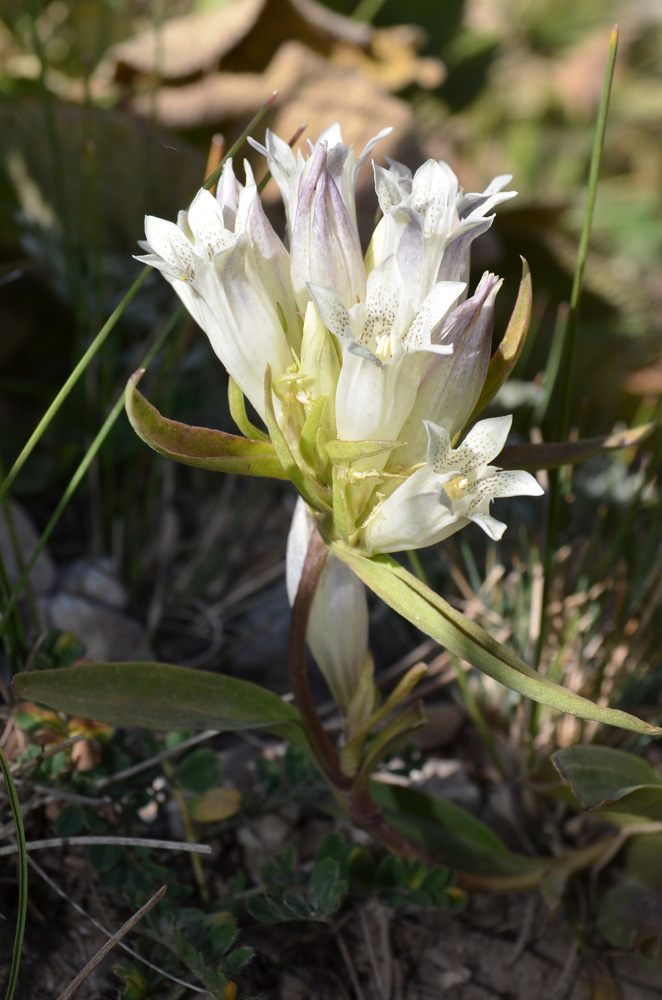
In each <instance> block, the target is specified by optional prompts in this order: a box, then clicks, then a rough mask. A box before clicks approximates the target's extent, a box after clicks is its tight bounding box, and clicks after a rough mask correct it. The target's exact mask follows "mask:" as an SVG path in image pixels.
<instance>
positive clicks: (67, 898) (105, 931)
mask: <svg viewBox="0 0 662 1000" xmlns="http://www.w3.org/2000/svg"><path fill="white" fill-rule="evenodd" d="M28 865H29V866H30V868H32V869H33V871H35V872H36V873H37V875H39V877H40V878H42V879H43V880H44V882H45V883H46V885H48V886H50V888H51V889H52V890H53V892H55V893H57V895H58V896H59V897H60V899H64V900H65V902H67V903H68V904H69V905H70V906H71V907H73V909H74V910H75V911H76V913H79V914H80V915H81V917H84V918H85V919H86V920H89V922H90V923H91V924H92V925H93V926H94V927H96V929H97V930H98V931H101V933H102V934H105V935H106V937H111V932H110V931H109V930H108V928H107V927H104V926H103V924H101V923H99V921H98V920H95V918H94V917H93V916H92V914H91V913H88V912H87V910H84V909H83V907H82V906H80V905H79V904H78V903H77V902H76V901H75V900H74V899H72V898H71V896H68V895H67V893H66V892H65V891H64V890H63V889H61V888H60V886H59V885H58V884H57V883H56V882H54V881H53V879H52V878H51V877H50V876H49V875H47V874H46V872H45V871H44V869H43V868H42V867H41V866H40V865H38V864H37V862H36V861H34V860H33V859H32V858H28ZM119 946H120V948H121V949H122V950H123V951H125V952H126V953H127V955H131V958H135V959H136V961H137V962H141V963H142V964H143V965H146V966H147V968H148V969H153V971H154V972H158V973H159V975H161V976H163V977H164V978H165V979H169V980H171V982H173V983H178V984H179V985H180V986H185V987H186V989H188V990H193V991H194V992H195V993H207V990H203V989H201V988H200V987H199V986H193V984H192V983H187V982H185V981H184V980H183V979H178V978H177V976H173V975H172V973H170V972H166V970H165V969H162V968H161V967H160V966H159V965H154V963H153V962H149V961H148V960H147V959H146V958H144V957H143V955H141V954H140V953H139V952H137V951H134V950H133V948H130V947H129V945H128V944H124V942H123V941H120V942H119Z"/></svg>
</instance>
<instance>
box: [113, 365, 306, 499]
mask: <svg viewBox="0 0 662 1000" xmlns="http://www.w3.org/2000/svg"><path fill="white" fill-rule="evenodd" d="M142 375H143V371H142V370H139V371H137V372H134V374H133V375H132V376H131V378H130V379H129V381H128V382H127V386H126V391H125V394H124V405H125V408H126V413H127V416H128V418H129V421H130V422H131V426H132V427H133V429H134V431H135V432H136V434H137V435H138V437H139V438H141V440H143V441H144V442H145V444H148V445H149V446H150V448H152V449H153V450H154V451H156V452H158V453H159V455H165V457H166V458H172V459H174V460H175V461H176V462H181V463H182V464H183V465H192V466H194V467H195V468H198V469H210V470H211V471H212V472H228V473H234V474H235V475H240V476H269V477H270V478H272V479H287V474H286V473H285V471H284V469H283V467H282V466H281V464H280V462H279V461H278V458H277V456H276V452H275V450H274V446H273V445H272V444H271V442H270V441H253V440H251V439H249V438H244V437H239V436H238V435H237V434H226V433H225V432H224V431H217V430H212V429H211V428H209V427H189V425H188V424H182V423H179V421H177V420H169V419H168V418H167V417H164V416H162V414H161V413H159V411H158V410H157V409H156V407H155V406H152V404H151V403H150V402H148V401H147V400H146V399H145V397H144V396H143V395H141V393H140V392H138V390H137V388H136V385H137V384H138V382H139V381H140V379H141V377H142Z"/></svg>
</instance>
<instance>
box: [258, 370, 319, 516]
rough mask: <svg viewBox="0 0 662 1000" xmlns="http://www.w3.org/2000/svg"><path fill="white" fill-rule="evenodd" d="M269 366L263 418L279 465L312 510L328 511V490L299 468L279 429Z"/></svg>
mask: <svg viewBox="0 0 662 1000" xmlns="http://www.w3.org/2000/svg"><path fill="white" fill-rule="evenodd" d="M272 383H273V380H272V375H271V367H270V366H269V365H267V370H266V372H265V375H264V408H265V415H264V419H265V422H266V425H267V428H268V430H269V436H270V438H271V441H272V443H273V446H274V449H275V451H276V455H277V456H278V459H279V461H280V464H281V466H282V467H283V469H284V470H285V478H287V479H289V480H290V481H291V482H292V483H294V485H295V486H296V488H297V490H298V491H299V493H300V494H301V496H302V497H303V498H304V500H305V501H306V503H307V504H308V505H309V506H310V507H312V508H313V509H314V510H319V511H322V512H324V513H328V512H329V511H330V509H331V497H330V496H329V490H328V489H324V487H322V486H320V485H319V484H318V483H316V482H315V480H314V479H313V478H312V477H311V476H309V475H307V474H306V473H305V472H304V471H303V470H302V469H300V468H299V465H298V464H297V461H296V459H295V457H294V455H293V454H292V451H291V450H290V446H289V444H288V443H287V439H286V437H285V435H284V434H283V432H282V431H281V429H280V426H279V424H278V420H277V418H276V411H275V409H274V401H273V392H272Z"/></svg>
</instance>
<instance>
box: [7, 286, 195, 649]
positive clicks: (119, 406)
mask: <svg viewBox="0 0 662 1000" xmlns="http://www.w3.org/2000/svg"><path fill="white" fill-rule="evenodd" d="M134 287H135V283H134ZM136 291H137V288H136ZM125 298H126V296H125ZM118 308H119V307H118ZM115 311H116V312H117V310H115ZM181 312H182V308H181V307H180V308H179V309H177V311H176V312H175V313H174V314H173V315H172V317H171V318H170V320H169V321H168V323H166V325H165V326H164V328H163V330H161V332H160V334H159V335H158V337H157V338H156V340H155V341H154V343H153V345H152V346H151V347H150V349H149V351H148V352H147V354H146V355H145V357H144V358H143V360H142V361H141V363H140V367H141V368H146V367H147V365H148V364H149V362H150V361H151V360H152V358H153V357H154V356H155V354H156V353H157V352H158V351H159V350H160V348H161V346H162V344H163V342H164V340H165V339H166V337H167V336H168V334H169V333H170V332H171V331H172V329H173V328H174V326H175V324H176V322H177V320H178V319H179V317H180V315H181ZM114 315H115V313H113V316H114ZM111 318H112V317H111ZM97 339H98V338H97ZM123 409H124V393H123V392H122V393H121V394H120V396H119V397H118V398H117V400H116V401H115V405H114V406H113V408H112V410H111V411H110V413H109V414H108V416H107V417H106V419H105V420H104V422H103V424H102V426H101V428H100V430H99V431H98V433H97V435H96V437H95V438H94V440H93V441H92V444H91V445H90V447H89V448H88V450H87V452H86V453H85V456H84V457H83V460H82V461H81V463H80V465H79V466H78V468H77V469H76V471H75V472H74V474H73V476H72V477H71V479H70V481H69V484H68V486H67V488H66V489H65V491H64V493H63V494H62V497H61V498H60V502H59V503H58V505H57V507H56V508H55V510H54V511H53V514H52V516H51V519H50V521H49V522H48V524H47V525H46V527H45V528H44V531H43V532H42V535H41V537H40V539H39V541H38V542H37V544H36V546H35V548H34V551H33V553H32V555H31V556H30V558H29V559H28V561H27V563H26V565H25V569H24V570H23V573H22V574H21V577H20V579H19V581H18V583H17V584H16V586H15V588H14V591H13V593H12V595H11V597H10V598H9V600H8V602H7V605H6V607H5V609H4V613H3V616H2V621H1V622H0V636H2V635H4V632H5V629H6V627H7V624H8V622H9V621H10V615H11V612H12V611H13V610H14V608H15V607H16V601H17V599H18V595H19V594H20V592H21V591H22V589H23V587H24V586H25V584H26V582H27V579H28V577H29V575H30V573H31V571H32V567H33V566H34V564H35V562H36V561H37V558H38V557H39V554H40V553H41V551H42V550H43V548H44V546H45V545H46V542H47V541H48V539H49V538H50V536H51V533H52V532H53V529H54V528H55V525H56V524H57V522H58V521H59V519H60V516H61V514H62V511H63V510H64V509H65V507H66V506H67V504H68V503H69V500H70V499H71V497H72V496H73V494H74V492H75V491H76V489H77V488H78V486H79V485H80V482H81V480H82V479H83V477H84V476H85V473H86V472H87V470H88V469H89V467H90V465H91V464H92V462H93V461H94V459H95V457H96V455H97V453H98V451H99V449H100V448H101V445H102V444H103V442H104V441H105V440H106V438H107V437H108V434H109V433H110V431H111V428H112V427H113V424H114V423H115V421H116V420H117V418H118V417H119V415H120V413H121V412H122V410H123ZM35 443H36V442H35ZM24 450H25V449H24Z"/></svg>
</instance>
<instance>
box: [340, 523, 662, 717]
mask: <svg viewBox="0 0 662 1000" xmlns="http://www.w3.org/2000/svg"><path fill="white" fill-rule="evenodd" d="M332 550H333V551H334V552H335V554H336V555H337V556H338V558H339V559H342V560H343V562H345V563H347V565H348V566H350V567H351V568H352V569H353V570H354V572H355V573H356V575H357V576H358V577H359V579H360V580H363V582H364V583H365V584H366V586H368V587H370V589H371V590H372V591H374V593H375V594H377V595H378V596H379V597H381V598H382V600H383V601H385V602H386V603H387V604H388V605H389V606H390V607H392V608H393V609H394V610H395V611H397V612H398V613H399V614H401V615H402V616H403V617H404V618H407V620H408V621H410V622H411V623H412V624H413V625H415V626H416V627H417V628H419V629H421V631H422V632H425V633H426V634H427V635H429V636H430V637H431V638H433V639H435V640H436V641H437V642H438V643H439V644H440V645H442V646H445V647H446V648H447V649H449V650H450V652H451V653H455V655H456V656H459V657H461V658H462V659H463V660H467V662H468V663H471V664H472V666H474V667H477V668H478V669H479V670H482V671H483V673H485V674H487V675H488V677H492V678H494V680H497V681H499V682H500V683H501V684H505V685H506V687H509V688H511V689H512V690H513V691H517V692H518V693H519V694H523V695H525V696H526V697H527V698H531V699H532V700H533V701H537V702H539V703H540V704H542V705H547V706H548V707H549V708H554V709H556V710H557V711H559V712H569V713H570V714H571V715H578V716H579V717H580V718H582V719H592V720H594V721H596V722H604V723H606V724H607V725H610V726H620V728H621V729H629V730H631V731H632V732H635V733H645V734H646V735H648V736H660V735H662V729H660V728H658V727H657V726H651V725H649V723H647V722H644V721H642V720H641V719H637V718H635V716H633V715H629V714H628V713H627V712H621V711H618V710H616V709H611V708H603V707H602V706H600V705H595V704H594V703H593V702H592V701H589V700H588V699H587V698H582V697H581V696H580V695H578V694H575V693H574V692H573V691H569V690H567V689H566V688H563V687H561V686H560V685H559V684H555V683H554V682H553V681H551V680H549V679H548V678H547V677H543V676H542V675H541V674H538V673H537V672H536V671H535V670H533V668H532V667H530V666H528V664H526V663H524V661H523V660H520V658H519V657H518V656H517V655H516V654H515V653H513V652H512V650H509V649H508V648H507V647H506V646H503V645H502V644H501V643H500V642H497V640H496V639H494V638H493V637H492V636H491V635H490V634H489V633H488V632H486V631H485V630H484V629H482V628H481V627H480V626H479V625H477V624H476V623H475V622H472V621H469V619H468V618H465V617H464V615H462V614H460V612H459V611H456V610H455V608H452V607H451V606H450V604H448V603H447V602H446V601H444V600H443V598H441V597H439V595H438V594H435V592H434V591H433V590H431V589H430V588H429V587H426V586H425V584H424V583H421V581H420V580H418V579H417V578H416V577H415V576H412V574H411V573H409V572H407V570H406V569H404V567H402V566H400V565H399V563H397V562H395V560H394V559H391V558H390V557H389V556H386V555H379V556H374V557H372V558H368V557H367V556H365V555H362V554H361V553H360V552H357V551H356V550H355V549H350V548H349V547H348V546H347V545H344V544H342V543H340V542H334V543H333V544H332Z"/></svg>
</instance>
